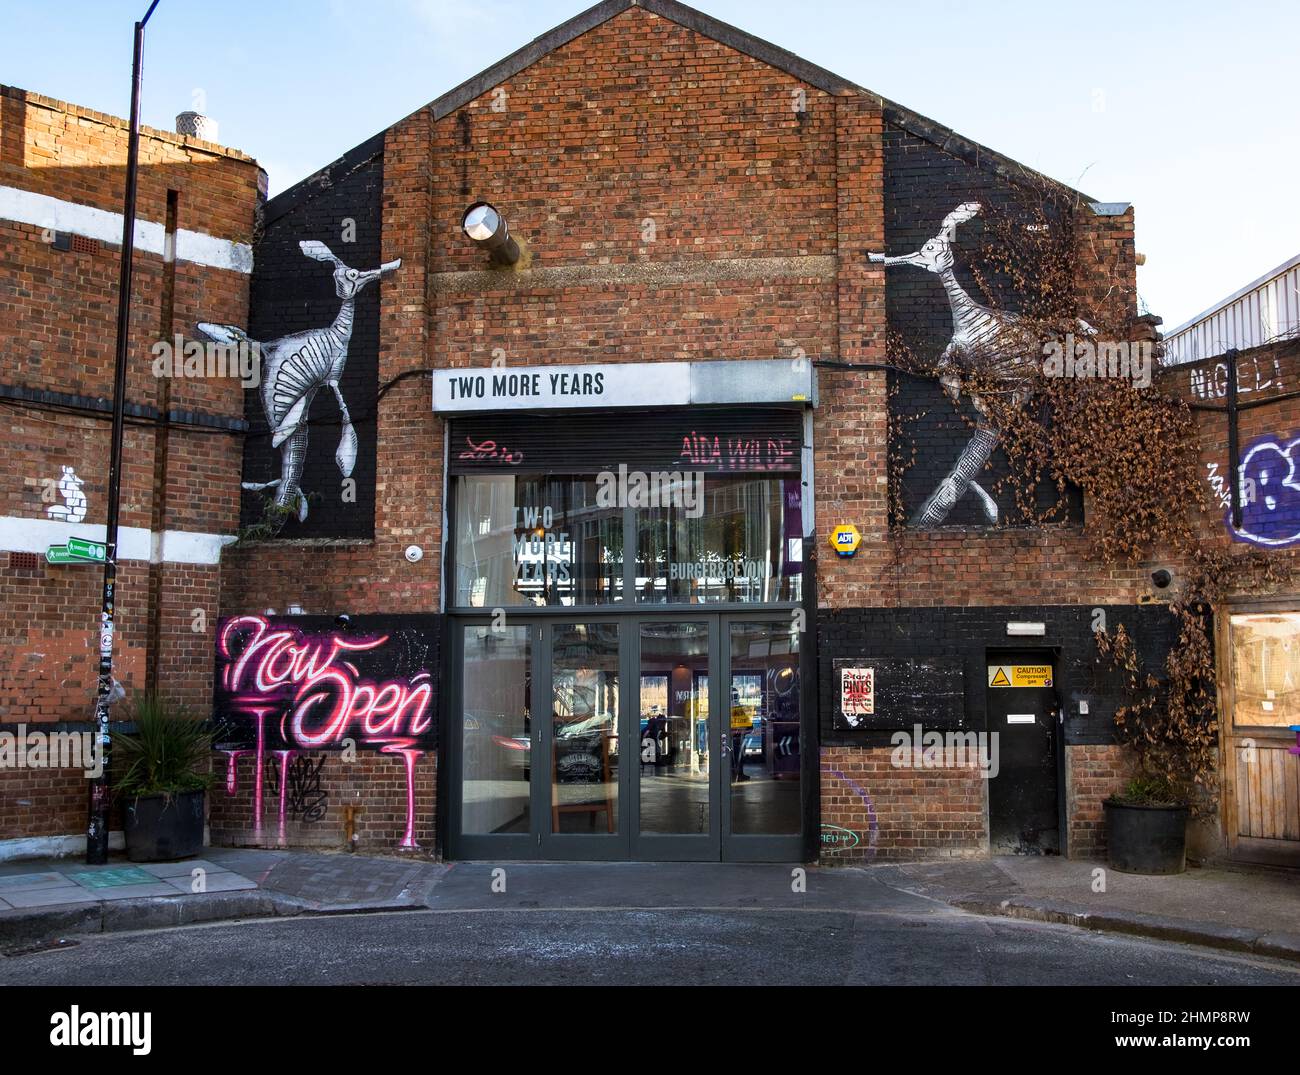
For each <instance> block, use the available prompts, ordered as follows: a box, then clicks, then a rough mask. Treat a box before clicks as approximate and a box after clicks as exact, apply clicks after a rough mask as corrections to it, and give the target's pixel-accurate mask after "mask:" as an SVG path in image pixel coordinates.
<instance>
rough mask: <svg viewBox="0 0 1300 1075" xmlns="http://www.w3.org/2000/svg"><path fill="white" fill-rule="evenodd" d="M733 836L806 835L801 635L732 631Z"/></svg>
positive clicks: (782, 629) (772, 626)
mask: <svg viewBox="0 0 1300 1075" xmlns="http://www.w3.org/2000/svg"><path fill="white" fill-rule="evenodd" d="M730 646H731V700H730V709H729V721H728V727H729V729H730V730H729V734H730V736H731V750H730V754H731V831H732V832H735V833H746V834H749V835H760V834H784V835H790V834H798V833H799V832H800V831H801V829H802V818H803V812H802V807H801V804H800V798H799V781H800V771H799V770H800V760H799V736H800V725H799V632H798V631H795V630H792V629H791V627H790V626H789V625H788V624H779V623H733V624H732V625H731V639H730Z"/></svg>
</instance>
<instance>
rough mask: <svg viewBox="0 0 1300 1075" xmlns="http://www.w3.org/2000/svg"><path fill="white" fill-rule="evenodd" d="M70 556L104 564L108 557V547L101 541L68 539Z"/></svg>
mask: <svg viewBox="0 0 1300 1075" xmlns="http://www.w3.org/2000/svg"><path fill="white" fill-rule="evenodd" d="M68 554H69V555H70V556H73V557H76V558H77V559H79V560H90V561H93V562H94V563H97V564H102V563H103V562H104V560H105V559H106V558H107V556H108V546H107V545H105V544H103V543H102V542H99V541H87V540H86V539H85V538H75V537H72V538H68Z"/></svg>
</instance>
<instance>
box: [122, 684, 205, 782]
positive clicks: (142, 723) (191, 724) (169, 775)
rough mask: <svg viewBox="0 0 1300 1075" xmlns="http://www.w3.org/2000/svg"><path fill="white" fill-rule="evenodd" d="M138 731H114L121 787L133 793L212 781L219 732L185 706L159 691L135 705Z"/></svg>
mask: <svg viewBox="0 0 1300 1075" xmlns="http://www.w3.org/2000/svg"><path fill="white" fill-rule="evenodd" d="M129 708H130V716H131V719H132V720H133V721H134V723H135V733H134V734H131V733H127V732H114V733H112V738H113V751H114V754H115V756H116V758H117V759H118V760H119V761H120V762H121V763H122V766H123V768H122V775H121V776H120V777H119V778H118V779H117V781H116V783H115V785H114V786H115V787H116V789H117V791H118V792H119V793H121V794H123V795H126V796H129V797H131V798H139V797H141V796H145V795H166V796H169V797H170V796H172V795H177V794H180V793H181V792H186V791H201V790H203V789H205V788H207V787H208V786H209V784H211V782H212V773H211V767H212V744H213V740H214V733H213V731H212V729H211V728H209V727H208V725H207V724H206V723H205V722H204V721H201V720H199V719H198V717H197V715H196V714H195V713H194V712H193V711H191V710H190V709H189V708H188V707H186V706H185V705H182V704H181V703H179V702H176V701H174V700H172V699H169V698H167V697H166V696H164V695H161V694H158V693H156V692H153V691H148V692H145V693H143V694H141V695H138V696H137V697H136V698H135V700H134V701H133V702H132V704H131V705H130V707H129Z"/></svg>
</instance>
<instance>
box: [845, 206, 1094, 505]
mask: <svg viewBox="0 0 1300 1075" xmlns="http://www.w3.org/2000/svg"><path fill="white" fill-rule="evenodd" d="M982 208H983V207H982V206H981V204H980V203H979V202H962V203H961V204H960V205H959V206H957V208H956V209H954V210H953V211H952V212H951V213H949V214H948V215H947V216H946V217H944V218H943V224H942V225H941V226H940V228H939V234H938V235H936V236H935V237H934V238H933V239H929V240H927V241H926V243H925V244H924V245H923V246H922V247H921V248H920V249H919V250H917V251H915V252H913V253H911V254H902V255H899V256H897V257H887V256H886V255H884V254H868V255H867V257H868V259H869V260H870V261H872V262H875V263H877V264H880V265H884V266H885V267H886V268H888V267H890V266H895V265H911V266H914V267H916V268H920V269H925V270H926V271H927V272H932V273H936V274H937V275H938V277H939V279H940V281H941V282H942V283H943V289H944V291H945V293H946V294H947V296H948V305H949V306H950V307H951V309H952V338H951V339H950V340H949V341H948V345H947V346H946V347H945V348H944V349H943V352H942V353H941V354H940V355H939V360H938V362H936V363H935V370H936V372H937V373H938V374H939V383H940V384H941V385H942V386H943V388H944V391H945V392H947V393H948V396H949V398H951V399H952V400H953V402H954V403H955V402H956V401H957V400H958V399H959V398H960V396H961V394H962V392H963V390H964V389H965V386H964V384H963V377H962V370H963V362H964V363H965V368H979V369H980V370H981V371H982V372H986V373H991V374H992V375H993V376H994V377H995V378H997V379H998V380H999V381H1002V382H1004V383H1005V384H1006V386H1007V390H1008V391H1010V393H1011V400H1012V405H1013V406H1014V407H1020V406H1023V405H1024V403H1025V402H1026V401H1027V400H1028V398H1029V394H1030V389H1029V386H1030V379H1031V376H1032V374H1033V372H1034V371H1035V370H1037V369H1040V368H1041V365H1040V362H1041V357H1040V356H1041V354H1042V347H1041V341H1039V340H1038V339H1037V338H1036V337H1035V335H1034V334H1033V333H1032V332H1031V331H1030V330H1029V328H1028V327H1027V326H1026V325H1025V324H1024V323H1023V321H1022V319H1021V317H1020V315H1019V314H1015V313H1011V312H1009V311H1006V310H991V309H989V307H987V306H984V305H982V304H981V303H978V302H976V301H975V300H974V299H973V298H971V297H970V295H968V294H967V293H966V290H965V288H963V287H962V286H961V284H960V282H959V281H958V280H957V274H956V272H955V271H954V265H955V262H956V259H955V257H954V255H953V250H952V244H953V242H954V240H955V239H956V237H957V225H958V224H964V223H966V221H968V220H971V219H972V218H974V217H976V216H978V215H979V213H980V211H981V209H982ZM1079 327H1080V329H1081V330H1082V331H1084V332H1087V333H1089V334H1093V333H1095V330H1094V329H1093V328H1092V326H1091V325H1089V324H1088V323H1087V322H1085V321H1080V322H1079ZM967 395H969V397H970V401H971V404H972V405H973V406H974V408H975V410H976V411H977V412H978V414H979V416H980V417H979V419H978V421H977V422H976V426H975V434H974V436H972V437H971V439H970V441H969V442H968V443H967V444H966V447H965V448H963V449H962V452H961V455H960V456H958V458H957V462H956V463H954V464H953V467H952V469H951V470H950V471H949V472H948V475H947V477H945V478H944V479H943V480H942V481H941V482H940V483H939V484H938V485H937V486H936V487H935V489H934V491H933V492H932V493H931V494H930V496H929V497H928V498H927V499H926V501H925V503H924V504H922V505H921V507H920V508H919V509H918V510H917V511H916V513H915V514H914V515H913V516H912V519H911V520H910V525H912V526H918V527H921V528H928V527H933V526H939V525H941V524H942V523H943V521H944V519H946V518H947V517H948V513H949V512H950V511H952V509H953V508H954V507H955V506H956V504H957V501H958V500H960V499H961V498H962V496H964V495H965V493H966V491H967V490H968V489H969V490H970V491H972V492H974V493H975V495H976V496H977V497H978V498H979V501H980V506H981V508H982V509H983V512H984V516H985V518H986V519H987V520H988V521H989V523H990V524H996V523H997V521H998V505H997V502H996V501H995V500H994V499H993V497H991V496H990V495H989V494H988V492H986V491H985V490H984V489H983V488H982V487H981V486H980V484H979V483H978V482H977V481H976V480H975V477H976V475H977V474H979V472H980V471H981V470H982V469H983V467H984V464H985V463H987V462H988V460H989V458H990V456H992V454H993V451H994V449H995V448H996V447H997V445H998V441H999V439H1000V438H1001V433H1000V432H999V430H998V429H997V427H996V426H995V425H994V424H993V422H992V421H991V420H990V418H989V412H988V407H987V405H986V403H985V401H984V400H983V399H981V398H980V396H979V395H978V393H975V392H969V391H968V392H967Z"/></svg>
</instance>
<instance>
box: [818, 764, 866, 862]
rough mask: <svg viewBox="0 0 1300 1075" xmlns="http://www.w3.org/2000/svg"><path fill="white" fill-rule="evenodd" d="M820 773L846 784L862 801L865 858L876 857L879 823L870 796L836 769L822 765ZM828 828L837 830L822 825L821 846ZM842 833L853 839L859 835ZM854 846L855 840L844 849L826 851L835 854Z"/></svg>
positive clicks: (835, 848) (834, 827) (846, 830)
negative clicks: (865, 818)
mask: <svg viewBox="0 0 1300 1075" xmlns="http://www.w3.org/2000/svg"><path fill="white" fill-rule="evenodd" d="M822 772H823V773H825V774H826V775H827V776H833V777H835V779H836V780H839V781H840V782H841V783H844V784H847V785H848V786H849V787H850V788H852V789H853V792H854V793H855V794H856V795H857V796H858V798H859V799H861V800H862V805H863V806H864V807H866V810H867V833H866V836H867V852H866V853H867V858H875V857H876V843H877V841H878V840H879V838H880V822H879V820H878V819H877V817H876V808H875V806H873V805H872V802H871V796H870V795H868V794H867V792H866V789H865V788H863V787H862V785H861V784H859V783H858V782H857V781H856V780H853V779H851V778H850V777H847V776H845V775H844V774H843V773H842V772H840V771H839V770H838V769H832V768H830V767H829V766H825V765H823V766H822ZM828 828H830V829H838V828H839V826H836V825H823V826H822V840H823V844H825V843H826V842H827V841H826V835H827V833H826V831H825V830H826V829H828ZM843 831H845V832H850V833H852V834H853V836H855V837H858V836H859V835H860V834H859V833H857V832H854V831H853V830H852V829H845V830H843ZM856 846H857V841H856V840H855V841H854V843H852V844H848V845H847V846H845V847H829V848H827V849H826V850H828V851H831V852H835V851H847V850H848V849H849V848H851V847H856Z"/></svg>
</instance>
